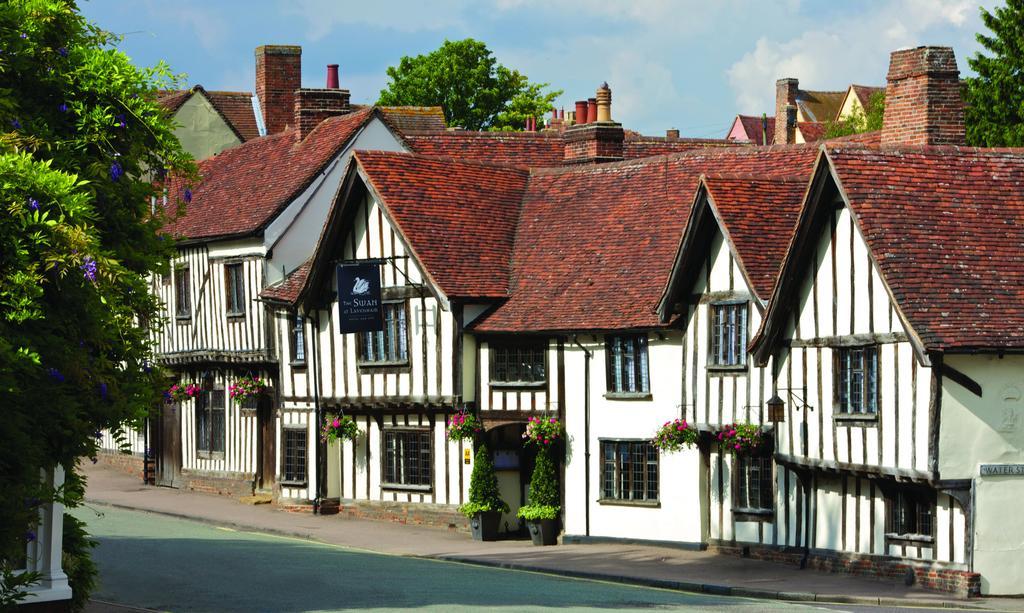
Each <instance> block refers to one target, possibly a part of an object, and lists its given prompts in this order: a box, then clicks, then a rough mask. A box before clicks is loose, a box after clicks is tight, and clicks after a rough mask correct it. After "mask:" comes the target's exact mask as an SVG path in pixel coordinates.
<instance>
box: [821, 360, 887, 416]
mask: <svg viewBox="0 0 1024 613" xmlns="http://www.w3.org/2000/svg"><path fill="white" fill-rule="evenodd" d="M832 354H833V356H834V365H833V373H834V377H833V381H834V383H833V385H834V386H835V389H834V395H835V397H834V398H833V401H834V402H835V405H836V412H838V413H843V414H847V415H875V414H876V413H878V347H877V346H875V345H868V346H864V347H836V348H834V349H833V350H832Z"/></svg>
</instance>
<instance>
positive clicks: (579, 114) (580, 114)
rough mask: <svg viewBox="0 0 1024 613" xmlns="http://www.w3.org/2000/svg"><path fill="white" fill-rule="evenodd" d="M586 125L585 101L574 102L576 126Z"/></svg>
mask: <svg viewBox="0 0 1024 613" xmlns="http://www.w3.org/2000/svg"><path fill="white" fill-rule="evenodd" d="M585 123H587V101H586V100H577V101H576V125H578V126H581V125H583V124H585Z"/></svg>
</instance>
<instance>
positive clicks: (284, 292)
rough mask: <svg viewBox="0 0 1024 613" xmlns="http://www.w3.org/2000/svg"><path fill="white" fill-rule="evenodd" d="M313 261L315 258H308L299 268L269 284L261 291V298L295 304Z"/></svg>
mask: <svg viewBox="0 0 1024 613" xmlns="http://www.w3.org/2000/svg"><path fill="white" fill-rule="evenodd" d="M312 262H313V258H310V259H308V260H306V261H305V262H303V263H302V265H300V266H299V267H298V268H296V269H295V270H293V271H291V272H290V273H288V274H287V275H286V276H285V278H284V279H281V280H280V281H278V282H277V283H275V284H273V285H268V286H267V287H266V288H264V289H263V291H262V292H260V298H263V299H264V300H267V301H270V302H280V303H283V304H295V301H296V300H298V298H299V292H301V291H302V286H304V285H305V284H306V277H308V276H309V268H310V264H312Z"/></svg>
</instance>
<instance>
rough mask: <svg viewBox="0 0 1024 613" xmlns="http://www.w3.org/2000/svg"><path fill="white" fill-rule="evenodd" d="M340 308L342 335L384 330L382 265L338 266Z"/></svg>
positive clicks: (339, 322)
mask: <svg viewBox="0 0 1024 613" xmlns="http://www.w3.org/2000/svg"><path fill="white" fill-rule="evenodd" d="M338 308H339V310H340V316H339V317H338V332H340V333H341V334H346V333H348V332H377V331H379V330H383V329H384V318H383V316H382V314H381V302H380V266H379V264H377V263H376V262H374V263H372V264H368V263H351V264H347V263H346V264H339V265H338Z"/></svg>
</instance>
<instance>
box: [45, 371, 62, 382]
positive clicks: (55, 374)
mask: <svg viewBox="0 0 1024 613" xmlns="http://www.w3.org/2000/svg"><path fill="white" fill-rule="evenodd" d="M46 374H48V375H50V378H51V379H53V380H54V381H56V382H57V383H64V375H63V374H61V372H60V371H59V370H57V369H56V368H47V369H46Z"/></svg>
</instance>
